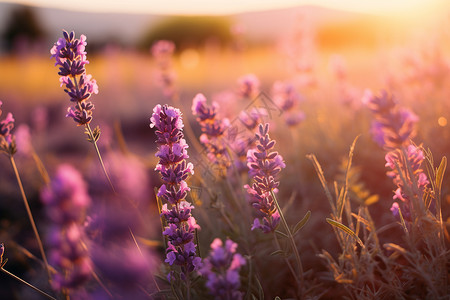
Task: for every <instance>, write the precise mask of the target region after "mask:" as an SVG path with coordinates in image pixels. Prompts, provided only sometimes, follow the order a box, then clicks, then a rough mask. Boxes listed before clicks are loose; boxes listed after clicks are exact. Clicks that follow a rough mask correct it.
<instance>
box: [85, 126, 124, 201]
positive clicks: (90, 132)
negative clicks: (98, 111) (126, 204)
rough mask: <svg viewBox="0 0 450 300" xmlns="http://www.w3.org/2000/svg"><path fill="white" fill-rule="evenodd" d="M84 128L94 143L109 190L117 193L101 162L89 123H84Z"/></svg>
mask: <svg viewBox="0 0 450 300" xmlns="http://www.w3.org/2000/svg"><path fill="white" fill-rule="evenodd" d="M86 129H87V131H88V133H89V136H90V138H91V141H92V144H93V145H94V148H95V152H97V157H98V160H99V161H100V165H101V166H102V169H103V173H104V174H105V177H106V179H107V180H108V183H109V186H110V187H111V190H112V191H113V192H114V194H117V192H116V189H115V188H114V185H113V184H112V182H111V179H110V178H109V175H108V172H107V171H106V168H105V165H104V163H103V159H102V155H101V154H100V150H99V149H98V146H97V141H96V140H95V139H94V134H93V133H92V129H91V127H90V126H89V124H86Z"/></svg>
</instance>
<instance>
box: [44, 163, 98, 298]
mask: <svg viewBox="0 0 450 300" xmlns="http://www.w3.org/2000/svg"><path fill="white" fill-rule="evenodd" d="M41 200H42V202H43V203H44V205H45V210H46V213H47V217H48V218H49V219H50V220H51V221H52V222H53V223H52V226H51V228H50V231H49V233H48V234H47V240H48V244H49V246H50V263H51V264H52V265H53V266H55V267H57V269H59V271H60V273H57V274H56V275H55V276H54V280H53V281H52V284H53V286H54V288H55V289H57V290H61V289H69V290H80V289H82V287H83V285H84V283H85V282H86V281H87V280H89V279H90V274H91V270H92V262H91V259H90V258H89V254H88V252H87V249H86V248H85V247H84V246H83V244H84V243H85V242H86V236H85V232H84V227H83V226H82V224H83V223H84V218H85V214H86V210H87V208H88V206H89V205H90V202H91V200H90V197H89V195H88V194H87V187H86V184H85V182H84V180H83V178H82V177H81V174H80V173H79V172H78V171H77V170H76V169H75V168H73V167H72V166H70V165H61V166H59V167H58V169H57V172H56V175H55V177H54V178H53V180H52V181H51V183H50V185H49V186H47V187H45V188H44V189H43V190H42V192H41Z"/></svg>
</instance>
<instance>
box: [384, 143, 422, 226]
mask: <svg viewBox="0 0 450 300" xmlns="http://www.w3.org/2000/svg"><path fill="white" fill-rule="evenodd" d="M406 155H407V157H406V161H407V162H406V163H404V162H403V159H401V157H402V152H401V151H400V150H398V149H397V150H395V151H391V152H389V153H387V154H386V167H389V168H390V169H391V171H389V172H387V175H388V176H389V177H390V178H392V181H393V182H394V184H395V185H397V190H396V191H395V193H394V196H393V199H394V200H396V201H397V202H394V204H393V206H392V208H391V211H392V212H393V214H394V216H398V210H399V208H400V209H401V210H402V215H403V218H404V219H405V220H407V221H411V219H410V217H411V215H410V211H411V199H409V195H408V193H407V192H406V191H405V189H406V187H405V183H404V182H403V180H402V179H401V176H400V174H399V172H398V169H397V167H396V164H397V165H398V166H399V168H400V172H402V173H403V174H408V169H407V168H408V166H407V164H409V166H410V167H411V170H412V173H413V174H414V177H415V178H414V179H415V180H413V179H412V178H408V177H406V178H407V180H408V182H407V185H408V186H410V187H413V186H414V184H417V186H416V187H415V188H416V190H417V191H418V192H419V195H417V197H418V198H419V199H422V196H423V193H424V192H425V190H426V189H427V185H428V184H429V183H430V182H429V181H428V178H427V175H425V173H424V172H423V170H422V169H421V165H422V162H423V160H424V159H425V156H424V154H423V151H422V150H420V148H418V147H416V146H414V145H409V146H408V148H407V149H406Z"/></svg>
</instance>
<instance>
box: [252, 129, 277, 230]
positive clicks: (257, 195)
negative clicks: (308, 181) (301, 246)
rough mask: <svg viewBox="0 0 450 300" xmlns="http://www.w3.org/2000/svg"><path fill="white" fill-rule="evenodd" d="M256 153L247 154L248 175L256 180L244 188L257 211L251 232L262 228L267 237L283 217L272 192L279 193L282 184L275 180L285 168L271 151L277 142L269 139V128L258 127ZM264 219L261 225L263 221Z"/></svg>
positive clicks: (275, 153) (274, 152)
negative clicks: (279, 186)
mask: <svg viewBox="0 0 450 300" xmlns="http://www.w3.org/2000/svg"><path fill="white" fill-rule="evenodd" d="M256 139H257V145H256V149H250V150H248V152H247V166H248V168H249V175H250V177H252V178H253V180H254V183H253V184H252V186H249V185H248V184H246V185H245V186H244V188H246V189H247V193H248V194H249V195H250V199H249V202H250V204H251V205H252V206H253V207H254V208H256V209H257V218H255V220H254V222H253V226H252V230H253V229H256V228H260V229H261V230H262V231H263V232H264V233H269V232H272V231H274V230H275V229H276V228H277V226H278V224H279V223H280V214H279V212H278V211H277V208H276V205H275V203H274V199H273V197H272V192H273V193H277V192H278V189H277V187H278V185H279V182H278V181H276V180H275V177H276V176H277V175H278V173H279V172H280V171H281V169H283V168H285V167H286V165H285V164H284V161H283V157H282V156H281V155H279V154H278V152H276V151H272V150H273V147H274V146H275V141H274V140H271V139H270V137H269V124H265V125H262V124H260V125H259V133H256ZM260 219H262V222H261V220H260Z"/></svg>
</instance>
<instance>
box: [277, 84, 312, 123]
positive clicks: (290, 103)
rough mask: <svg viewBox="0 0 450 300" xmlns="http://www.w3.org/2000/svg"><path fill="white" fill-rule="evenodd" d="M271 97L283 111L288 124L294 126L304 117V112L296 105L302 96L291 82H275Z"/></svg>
mask: <svg viewBox="0 0 450 300" xmlns="http://www.w3.org/2000/svg"><path fill="white" fill-rule="evenodd" d="M272 99H273V100H274V102H275V103H276V104H277V105H278V107H279V108H280V109H281V110H282V111H283V115H284V119H285V122H286V124H287V125H288V126H290V127H293V126H296V125H298V124H299V123H300V122H302V121H303V120H304V119H305V113H304V112H302V111H300V110H298V109H297V107H296V106H298V103H299V102H300V101H301V100H302V98H301V96H300V94H299V93H298V92H297V91H296V90H295V88H294V86H293V85H292V84H289V83H285V82H281V81H277V82H275V83H274V85H273V87H272Z"/></svg>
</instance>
